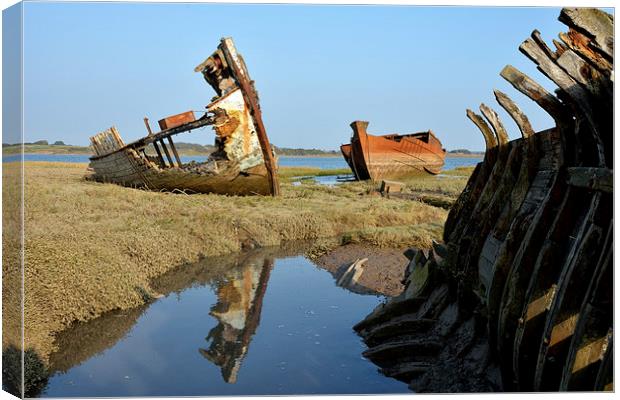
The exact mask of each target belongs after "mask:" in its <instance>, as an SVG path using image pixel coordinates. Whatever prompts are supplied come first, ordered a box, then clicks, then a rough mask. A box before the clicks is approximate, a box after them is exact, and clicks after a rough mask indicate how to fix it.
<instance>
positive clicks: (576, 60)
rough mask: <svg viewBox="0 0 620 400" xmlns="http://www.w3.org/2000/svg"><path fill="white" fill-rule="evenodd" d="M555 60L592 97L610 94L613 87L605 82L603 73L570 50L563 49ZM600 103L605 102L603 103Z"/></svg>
mask: <svg viewBox="0 0 620 400" xmlns="http://www.w3.org/2000/svg"><path fill="white" fill-rule="evenodd" d="M556 62H557V63H558V65H559V66H560V67H562V69H564V71H566V73H568V74H569V75H570V76H571V77H572V78H573V79H574V80H575V81H577V82H579V83H580V84H581V86H583V87H584V88H585V89H586V90H588V92H590V94H592V95H593V96H594V97H601V96H612V94H613V87H611V86H610V85H608V84H606V83H607V79H606V78H605V77H604V76H603V74H601V72H599V71H598V70H597V69H596V68H594V67H593V66H591V65H590V64H589V63H587V62H586V61H585V60H584V59H583V58H581V57H580V56H578V55H577V54H576V53H575V52H573V51H572V50H567V51H565V52H564V53H563V54H562V56H560V57H559V58H558V59H557V60H556ZM602 105H607V104H606V103H603V104H602ZM610 106H611V105H610Z"/></svg>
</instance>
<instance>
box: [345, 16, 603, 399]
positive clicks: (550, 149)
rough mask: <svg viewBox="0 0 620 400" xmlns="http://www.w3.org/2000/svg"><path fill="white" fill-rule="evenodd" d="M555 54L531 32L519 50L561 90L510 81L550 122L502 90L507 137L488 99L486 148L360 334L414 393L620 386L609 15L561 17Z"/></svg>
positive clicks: (479, 121)
mask: <svg viewBox="0 0 620 400" xmlns="http://www.w3.org/2000/svg"><path fill="white" fill-rule="evenodd" d="M559 20H560V21H561V22H563V23H564V24H566V25H568V27H569V30H568V32H566V33H560V35H559V38H560V40H561V41H557V40H554V41H553V44H554V46H555V50H552V49H551V48H550V47H549V46H548V45H547V44H546V43H545V42H544V41H543V39H542V38H541V36H540V33H539V32H538V31H536V30H535V31H533V32H532V34H531V37H530V38H528V39H526V40H525V41H524V42H523V43H522V44H521V46H520V47H519V50H520V51H521V52H522V53H523V54H525V55H526V56H527V57H528V58H529V59H530V60H532V61H533V62H534V63H535V64H536V65H537V67H538V70H539V71H540V72H542V73H543V74H544V75H545V76H546V77H547V78H549V79H550V80H551V81H552V82H553V83H554V84H555V85H557V89H556V90H555V92H548V91H547V90H546V89H545V88H543V87H542V86H541V85H539V84H538V83H537V82H536V81H534V80H533V79H531V78H530V77H528V76H527V75H525V74H524V73H522V72H520V71H518V70H517V69H516V68H514V67H513V66H510V65H508V66H506V67H505V68H504V69H503V70H502V72H501V76H502V77H503V78H504V79H506V80H507V81H508V82H509V83H510V84H511V85H512V86H513V87H514V88H515V89H517V90H518V91H519V92H521V93H522V94H524V95H525V96H526V97H528V98H529V99H531V100H533V101H534V102H535V103H536V104H537V105H538V106H540V107H541V108H542V109H543V110H544V111H545V112H547V113H548V114H549V115H550V116H551V117H552V118H553V120H554V121H555V127H553V128H551V129H547V130H544V131H539V132H536V131H534V129H533V128H532V126H531V124H530V122H529V120H528V118H527V116H526V115H525V114H523V112H522V111H521V110H520V109H519V107H518V106H517V105H516V104H515V102H514V101H513V100H511V99H510V98H509V97H508V96H507V95H506V94H504V93H502V92H500V91H498V90H496V91H495V98H496V99H497V102H498V103H499V105H500V106H501V107H502V108H504V109H505V110H506V112H507V113H508V115H509V116H510V117H511V118H512V119H513V120H514V122H515V123H516V125H517V126H518V128H519V130H520V134H521V135H520V136H521V137H520V138H518V139H515V140H512V141H510V140H509V137H508V133H507V129H506V127H505V125H504V124H503V123H502V121H501V119H500V118H499V116H498V114H497V113H496V112H495V111H493V110H492V109H491V108H490V107H487V106H486V105H484V104H482V105H481V106H480V112H481V114H482V115H479V114H477V113H475V112H474V111H471V110H467V117H468V118H469V119H471V120H472V122H473V123H474V124H475V125H476V126H477V127H478V128H479V129H480V131H481V133H482V135H483V136H484V139H485V142H486V153H485V157H484V160H483V161H482V162H481V163H479V164H478V165H477V166H476V168H475V169H474V171H473V173H472V175H471V177H470V179H469V181H468V183H467V185H466V187H465V189H464V191H463V193H462V194H461V195H460V197H459V198H458V200H457V202H456V203H455V204H454V206H453V207H452V209H451V210H450V213H449V214H448V218H447V220H446V223H445V226H444V231H443V232H444V233H443V239H444V243H443V244H440V243H435V244H434V246H433V248H432V249H430V250H423V251H411V252H410V254H409V256H410V260H411V262H410V263H409V265H408V266H407V267H406V272H405V279H404V282H405V290H404V291H403V292H402V293H401V295H399V296H398V297H395V298H392V299H391V300H390V301H388V302H387V303H385V304H381V305H379V306H378V307H377V308H376V309H375V310H374V311H373V312H372V313H371V314H370V315H369V316H368V317H366V318H365V319H364V320H363V321H361V322H360V323H359V324H357V325H356V327H355V329H356V330H357V332H358V333H359V334H360V335H361V336H362V337H363V338H364V341H365V342H366V344H367V345H368V346H369V348H368V350H366V351H365V352H364V355H365V356H366V357H367V358H369V359H370V360H372V361H373V362H375V363H376V364H377V365H379V367H380V368H381V371H382V372H383V373H384V374H386V375H387V376H392V377H394V378H396V379H399V380H402V381H404V382H407V383H409V385H410V388H411V389H413V390H415V391H416V392H417V393H419V392H444V393H445V392H464V391H475V392H480V391H502V390H503V391H528V392H531V391H613V390H614V365H613V364H614V362H613V357H614V351H613V348H614V343H613V341H614V324H613V323H614V320H613V315H614V287H613V274H614V264H613V260H614V239H613V236H614V235H613V232H614V222H613V211H614V210H613V197H614V196H613V147H614V146H613V136H614V135H613V134H614V118H613V116H614V113H613V111H614V110H613V88H614V84H613V61H614V56H613V54H614V51H613V43H614V26H613V25H614V22H613V16H611V15H609V14H607V13H605V12H603V11H601V10H597V9H591V8H590V9H589V8H565V9H563V10H562V12H561V14H560V17H559Z"/></svg>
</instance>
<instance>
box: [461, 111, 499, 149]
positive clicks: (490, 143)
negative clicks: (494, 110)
mask: <svg viewBox="0 0 620 400" xmlns="http://www.w3.org/2000/svg"><path fill="white" fill-rule="evenodd" d="M467 118H469V119H470V120H471V122H473V123H474V125H476V126H477V127H478V129H479V130H480V132H482V136H484V142H485V144H486V148H487V151H488V150H489V149H492V148H494V147H497V139H496V137H495V135H494V134H493V132H492V131H491V128H489V125H487V123H486V122H485V120H484V119H482V117H481V116H480V115H478V114H476V113H475V112H473V111H472V110H469V109H468V110H467Z"/></svg>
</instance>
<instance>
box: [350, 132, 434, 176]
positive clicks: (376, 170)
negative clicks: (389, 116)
mask: <svg viewBox="0 0 620 400" xmlns="http://www.w3.org/2000/svg"><path fill="white" fill-rule="evenodd" d="M367 127H368V122H366V121H354V122H352V123H351V128H353V136H352V137H351V143H349V144H343V145H342V146H340V151H341V152H342V155H343V157H344V159H345V161H346V162H347V164H349V167H350V168H351V170H352V171H353V174H354V175H355V178H356V179H357V180H368V179H371V180H373V181H378V180H381V179H390V178H400V177H405V176H409V175H419V174H433V175H435V174H438V173H439V172H441V168H442V167H443V164H444V159H445V156H446V151H445V150H444V149H443V148H442V145H441V142H440V141H439V139H437V137H436V136H435V135H434V134H433V132H432V131H430V130H429V131H426V132H419V133H411V134H405V135H399V134H391V135H383V136H375V135H370V134H369V133H368V132H366V128H367Z"/></svg>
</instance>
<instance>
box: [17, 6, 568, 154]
mask: <svg viewBox="0 0 620 400" xmlns="http://www.w3.org/2000/svg"><path fill="white" fill-rule="evenodd" d="M559 12H560V9H559V8H551V7H539V8H514V7H512V8H493V7H416V6H319V5H234V4H218V5H214V4H178V3H176V4H161V3H159V4H158V3H151V4H148V3H146V4H145V3H80V4H75V3H74V4H71V3H38V2H32V3H25V6H24V97H25V100H24V107H25V110H24V111H25V124H24V125H25V126H24V132H25V140H26V141H35V140H40V139H47V140H50V141H53V140H63V141H65V142H67V143H71V144H78V145H86V144H88V137H89V136H91V135H93V134H95V133H97V132H99V131H101V130H104V129H106V128H108V127H110V126H112V125H116V126H117V127H118V129H119V131H120V133H121V135H122V136H123V137H124V139H125V140H126V141H129V140H132V139H136V138H138V137H140V136H143V135H144V134H145V133H146V131H145V128H144V124H143V121H142V118H143V117H144V116H147V117H149V119H150V120H151V124H152V126H156V121H157V120H158V119H160V118H163V117H165V116H168V115H172V114H176V113H180V112H183V111H186V110H202V109H204V106H205V105H206V104H208V103H209V101H210V99H211V98H212V97H213V96H214V92H213V90H212V89H211V87H209V86H208V85H207V84H206V82H204V80H203V79H202V76H201V75H200V74H198V73H195V72H193V68H194V66H196V65H197V64H199V63H200V62H202V61H203V60H204V58H206V57H207V56H208V55H210V54H211V53H212V51H213V50H214V49H215V47H216V46H217V44H218V43H219V39H220V38H221V37H223V36H232V37H233V38H234V40H235V42H236V44H237V48H238V49H239V51H240V52H241V53H242V54H243V55H244V58H245V60H246V63H247V65H248V69H249V71H250V74H251V75H252V78H253V79H254V80H255V81H256V87H257V89H258V91H259V94H260V98H261V107H262V110H263V117H264V122H265V125H266V127H267V131H268V134H269V137H270V139H271V142H272V143H274V144H276V145H278V146H283V147H304V148H322V149H337V148H338V146H339V145H340V144H341V143H346V142H347V141H348V140H349V137H350V133H351V130H350V128H349V123H350V122H351V121H353V120H355V119H362V120H368V121H370V126H369V132H371V133H377V134H385V133H392V132H401V133H405V132H415V131H421V130H426V129H432V130H433V131H434V132H435V133H436V134H437V135H438V136H439V138H440V139H441V140H442V142H443V144H444V147H446V148H447V149H455V148H469V149H472V150H478V149H483V148H484V142H483V140H482V136H481V135H480V134H479V132H478V131H477V129H476V128H475V127H474V125H473V124H472V123H471V122H470V121H469V120H468V119H467V118H466V117H465V109H466V108H473V109H475V110H477V107H478V106H479V104H480V103H481V102H484V103H486V104H488V105H491V106H492V107H494V108H495V109H496V110H498V112H500V115H501V116H502V117H503V120H504V122H505V123H506V125H507V127H508V129H509V133H510V135H511V137H512V138H515V137H517V136H518V130H517V128H516V126H515V125H514V123H513V122H512V120H510V118H509V117H508V116H507V114H505V113H504V112H503V110H501V108H500V107H499V105H497V103H496V102H495V100H494V97H493V92H492V91H493V89H494V88H498V89H500V90H502V91H504V92H506V93H507V94H509V95H510V96H511V97H512V98H513V99H514V100H515V101H517V103H518V104H519V105H520V106H521V107H522V109H523V110H524V111H525V112H526V113H527V114H528V116H529V117H530V120H531V122H532V124H533V126H534V128H535V129H537V130H540V129H545V128H548V127H551V126H552V125H553V124H552V121H551V119H550V118H549V117H548V115H546V114H545V113H544V112H543V111H542V110H540V109H539V108H538V107H537V106H536V105H535V104H534V103H533V102H532V101H530V100H529V99H527V98H525V97H524V96H522V95H521V94H520V93H518V92H517V91H516V90H514V89H513V88H512V87H511V86H510V85H509V84H508V83H507V82H505V81H504V80H503V79H502V78H501V77H500V76H499V72H500V71H501V69H502V68H503V67H504V66H505V65H506V64H512V65H514V66H515V67H517V68H518V69H520V70H522V71H524V72H526V73H527V74H528V75H530V76H531V77H533V78H535V79H536V80H537V81H538V82H540V83H541V84H543V86H545V87H547V88H548V89H551V90H553V89H554V85H553V84H551V83H550V82H549V81H547V80H546V78H545V77H544V76H543V75H542V74H540V73H539V72H537V71H536V69H535V66H534V64H533V63H532V62H530V61H529V60H528V59H527V58H526V57H525V56H524V55H522V54H521V53H520V52H519V51H518V46H519V44H520V43H521V42H522V41H523V40H525V39H526V38H527V37H528V36H529V34H530V33H531V31H532V30H534V29H538V30H539V31H540V32H541V33H542V35H543V37H544V38H545V39H546V40H547V41H548V42H550V41H551V39H552V38H555V37H557V34H558V32H560V31H566V27H565V26H564V25H563V24H561V23H560V22H558V21H557V17H558V15H559ZM5 101H6V100H5ZM5 115H6V113H5ZM6 136H7V135H6V133H5V137H6ZM213 139H214V134H213V132H212V130H211V129H210V128H206V129H203V130H199V131H196V132H192V133H191V134H187V135H181V136H180V137H179V138H178V139H177V141H191V142H196V143H203V144H205V143H212V142H213Z"/></svg>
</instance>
